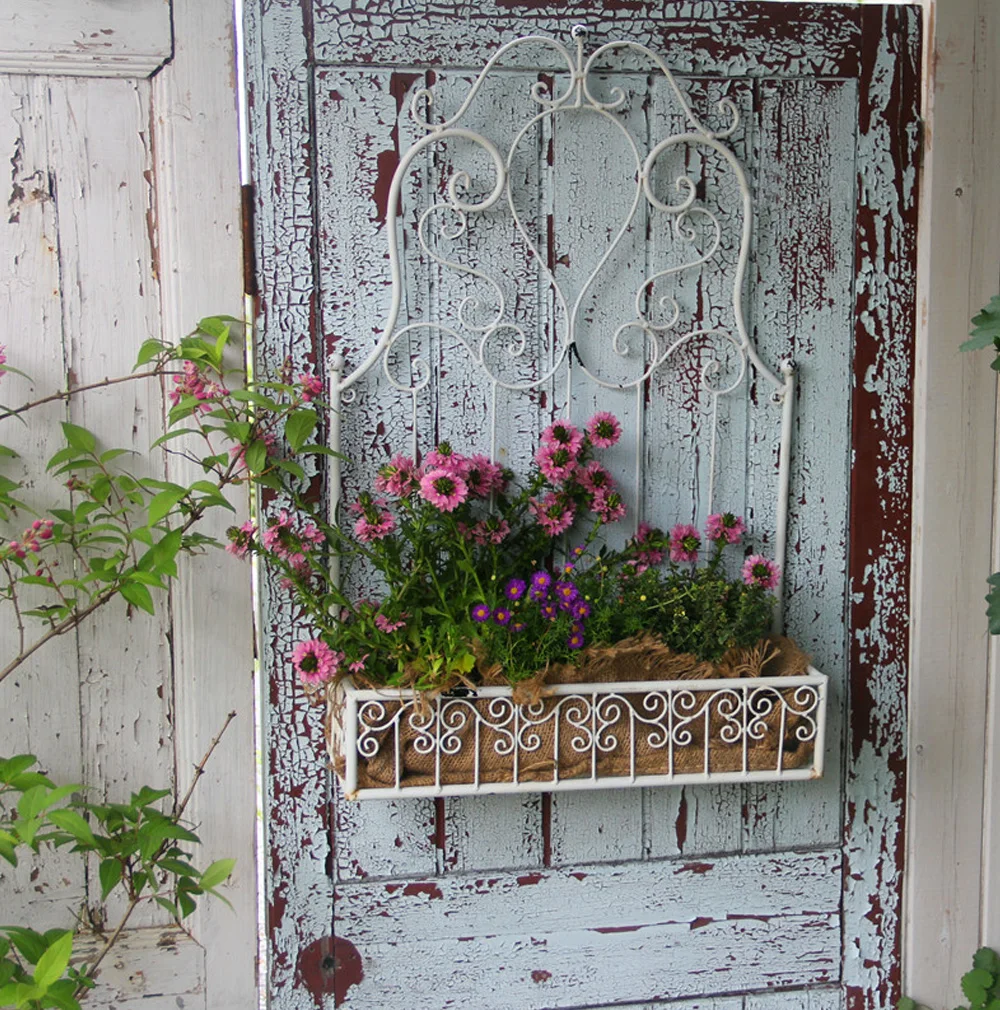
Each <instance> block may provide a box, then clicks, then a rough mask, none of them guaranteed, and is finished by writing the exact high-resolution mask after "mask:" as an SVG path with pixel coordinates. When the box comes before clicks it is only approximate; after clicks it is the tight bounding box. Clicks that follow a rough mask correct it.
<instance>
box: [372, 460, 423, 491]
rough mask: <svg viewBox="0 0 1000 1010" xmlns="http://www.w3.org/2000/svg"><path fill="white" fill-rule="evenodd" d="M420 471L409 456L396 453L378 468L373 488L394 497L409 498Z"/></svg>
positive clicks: (418, 478)
mask: <svg viewBox="0 0 1000 1010" xmlns="http://www.w3.org/2000/svg"><path fill="white" fill-rule="evenodd" d="M420 477H421V473H420V471H419V470H418V469H417V465H416V464H415V463H414V462H413V460H412V459H410V457H409V456H402V455H396V456H393V457H392V459H391V460H390V461H389V462H388V463H386V464H385V466H383V467H381V468H380V469H379V472H378V474H377V476H376V477H375V490H376V491H383V492H385V493H386V494H391V495H393V496H394V497H396V498H409V497H410V495H411V494H412V493H413V490H414V488H415V487H416V486H417V482H418V481H419V480H420Z"/></svg>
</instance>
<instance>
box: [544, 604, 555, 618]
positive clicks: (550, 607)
mask: <svg viewBox="0 0 1000 1010" xmlns="http://www.w3.org/2000/svg"><path fill="white" fill-rule="evenodd" d="M558 616H559V608H558V607H557V606H556V605H555V604H554V603H543V604H542V617H544V618H545V619H546V620H549V621H554V620H555V619H556V618H557V617H558Z"/></svg>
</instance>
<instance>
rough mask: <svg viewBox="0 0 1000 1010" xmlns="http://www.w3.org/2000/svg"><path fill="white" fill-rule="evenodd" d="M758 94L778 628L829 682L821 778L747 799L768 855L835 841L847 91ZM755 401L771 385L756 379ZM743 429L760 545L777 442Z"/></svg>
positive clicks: (850, 153) (841, 86)
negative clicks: (779, 392) (786, 441)
mask: <svg viewBox="0 0 1000 1010" xmlns="http://www.w3.org/2000/svg"><path fill="white" fill-rule="evenodd" d="M757 91H758V103H757V104H758V108H759V116H760V119H759V129H758V140H757V144H758V146H759V160H758V163H757V178H756V184H757V204H756V207H757V216H756V221H755V229H754V243H755V246H754V249H755V254H754V267H753V270H754V273H755V277H754V283H753V295H752V306H753V307H752V318H753V327H754V329H753V335H754V340H755V342H756V344H757V346H758V347H759V348H760V351H761V354H762V355H763V356H764V358H765V360H767V361H781V360H782V359H783V358H791V359H792V361H793V362H794V363H795V365H796V369H797V373H796V402H797V411H796V417H795V422H794V424H795V427H794V434H793V448H792V481H791V488H790V492H789V528H788V549H787V552H786V557H785V584H784V594H785V627H786V630H787V632H788V634H790V635H791V636H792V637H793V638H794V639H795V641H796V642H797V643H798V644H799V645H800V646H801V647H802V648H803V649H804V650H805V651H806V652H807V653H809V655H810V656H811V657H812V662H813V664H814V665H815V666H816V668H817V669H819V670H822V671H823V673H825V674H826V675H827V676H828V677H830V678H831V702H830V704H829V705H828V708H827V754H826V764H825V768H824V775H823V780H822V781H821V782H817V783H814V785H815V788H811V789H809V790H808V798H806V797H805V796H804V795H803V793H802V791H801V790H795V789H790V788H788V786H787V785H782V784H779V783H769V784H766V785H753V786H748V787H747V788H746V790H745V796H746V798H745V816H744V823H743V833H744V839H743V846H744V848H745V849H746V850H749V851H767V850H770V849H774V848H795V847H796V846H806V845H833V844H836V843H837V841H838V839H839V838H840V836H841V819H842V814H841V804H842V774H841V763H840V761H841V751H842V733H843V717H842V710H843V704H844V699H845V697H846V694H847V691H846V669H847V636H846V630H845V627H846V607H847V580H846V574H847V499H848V480H847V473H848V468H849V457H850V444H851V443H850V415H849V411H848V409H847V405H848V403H849V401H850V389H851V329H852V308H851V301H852V288H853V283H854V262H853V246H854V242H853V238H854V203H855V192H854V175H855V155H854V149H853V147H854V145H853V140H854V133H855V122H856V118H857V111H856V110H857V89H856V85H855V84H854V82H845V81H817V80H803V81H762V82H760V83H759V85H758V88H757ZM756 396H758V397H766V396H768V390H767V389H766V388H763V386H762V385H760V384H759V385H758V388H757V390H756ZM748 423H749V425H750V427H751V436H750V439H751V443H750V446H749V449H748V456H749V465H748V467H747V476H746V482H747V492H746V494H747V500H748V507H749V510H750V511H751V512H752V514H753V527H754V529H755V530H759V531H760V533H759V540H758V541H757V542H759V543H761V544H763V545H764V546H765V549H766V548H767V545H768V544H769V541H770V539H771V537H772V532H771V531H773V530H774V528H775V524H776V516H775V511H774V499H773V496H771V495H769V494H768V493H767V492H768V490H769V489H770V488H773V486H774V480H775V472H776V468H777V451H778V445H777V441H776V439H775V429H774V427H773V424H772V426H770V427H768V424H767V418H766V413H765V412H764V411H760V410H758V411H751V418H750V420H749V422H748Z"/></svg>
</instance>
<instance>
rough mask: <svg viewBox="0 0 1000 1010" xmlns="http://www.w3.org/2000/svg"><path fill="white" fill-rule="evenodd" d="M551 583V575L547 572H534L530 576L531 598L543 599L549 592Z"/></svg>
mask: <svg viewBox="0 0 1000 1010" xmlns="http://www.w3.org/2000/svg"><path fill="white" fill-rule="evenodd" d="M551 585H552V576H551V575H549V573H548V572H535V574H534V575H532V576H531V598H532V599H533V600H544V599H545V597H546V596H548V594H549V586H551Z"/></svg>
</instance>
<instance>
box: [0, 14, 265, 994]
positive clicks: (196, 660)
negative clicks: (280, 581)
mask: <svg viewBox="0 0 1000 1010" xmlns="http://www.w3.org/2000/svg"><path fill="white" fill-rule="evenodd" d="M37 6H38V8H42V7H43V6H44V8H45V10H46V11H47V12H48V17H47V18H46V19H44V21H41V22H40V21H39V19H38V14H37V11H35V9H34V7H33V5H24V4H14V3H6V2H0V40H2V41H0V163H2V164H4V165H9V166H10V169H9V175H8V180H7V182H6V184H5V185H4V187H3V197H4V201H3V202H4V207H5V213H4V214H3V215H2V216H0V320H2V322H0V343H3V344H6V345H7V351H8V356H9V359H10V363H11V364H12V365H15V366H16V367H18V368H20V369H22V370H24V371H25V372H27V373H29V374H30V375H32V376H33V378H34V380H35V384H34V387H31V386H30V385H29V384H28V383H27V382H26V381H25V380H23V379H21V378H19V377H17V376H13V375H8V376H6V377H5V378H4V380H3V385H2V396H3V401H4V402H5V403H11V402H15V403H16V402H21V401H23V400H26V399H28V398H30V396H31V394H32V393H33V392H34V393H35V394H36V395H40V394H43V393H46V392H49V391H52V390H55V389H57V388H60V387H61V386H63V385H64V384H65V381H66V377H67V375H69V376H72V379H73V381H75V382H87V381H93V380H98V379H100V378H103V377H104V376H111V375H118V374H123V373H127V372H128V371H129V370H130V369H131V367H132V365H133V363H134V361H135V355H136V350H137V348H138V346H139V344H140V343H141V342H142V340H144V339H146V338H147V337H163V338H164V339H168V340H172V339H176V338H177V337H179V336H181V335H182V334H184V333H185V332H187V331H188V330H190V329H191V327H192V325H193V324H194V323H195V322H196V321H197V319H198V318H199V317H201V316H203V315H207V314H211V313H218V312H227V313H230V314H232V315H240V314H241V306H242V262H241V259H242V240H241V232H240V222H239V208H240V190H239V166H238V151H239V143H238V135H237V117H236V95H235V56H234V51H233V48H234V43H233V15H232V10H231V8H230V6H229V5H228V4H227V3H225V2H221V3H220V2H218V0H213V2H212V3H203V2H200V0H174V3H173V32H174V36H173V37H172V35H171V19H170V14H171V10H170V4H169V2H167V0H143V2H141V3H136V4H129V5H125V6H121V5H113V6H109V5H108V4H105V3H97V2H90V0H88V2H87V3H79V2H77V0H65V2H59V3H50V4H45V5H37ZM98 16H100V17H101V18H105V19H106V21H101V22H100V25H97V24H96V23H95V24H94V26H93V30H94V31H95V32H97V33H98V34H99V35H101V37H102V38H105V39H111V40H112V42H111V43H110V44H109V45H107V46H104V47H103V48H104V49H107V50H109V51H110V52H109V53H102V52H99V51H98V50H96V49H95V50H94V51H91V50H90V49H88V48H87V46H88V45H89V43H88V44H86V45H84V46H82V47H81V46H80V44H79V42H78V39H79V38H80V37H81V36H80V33H81V32H83V31H84V29H87V31H89V30H90V28H89V27H88V26H90V23H91V20H92V19H93V18H95V17H98ZM101 26H103V27H104V28H106V29H108V31H107V32H106V33H104V34H103V35H102V34H101ZM43 29H44V30H43ZM88 37H89V36H88ZM64 43H65V45H67V46H70V47H71V48H72V47H75V48H76V49H77V50H78V53H77V55H79V51H81V50H82V51H84V52H85V53H86V56H87V61H86V63H83V62H81V61H80V60H79V59H77V60H76V62H73V60H70V61H69V62H66V63H60V64H59V66H58V67H56V66H54V65H50V63H49V62H46V60H47V59H49V57H51V58H52V60H57V59H61V57H60V56H58V54H59V53H61V52H62V49H61V48H60V47H62V46H64ZM94 45H95V46H96V42H95V43H94ZM18 47H20V49H21V50H22V51H23V53H26V54H27V55H25V57H24V60H23V63H22V64H17V65H18V66H21V65H23V66H24V68H25V69H30V70H31V71H32V73H31V74H24V75H18V74H9V73H8V74H4V73H3V71H4V70H9V69H10V67H11V65H12V63H11V61H10V54H9V53H8V52H6V51H7V50H12V49H16V48H18ZM46 53H47V54H49V55H48V56H45V55H44V54H46ZM53 53H55V54H57V55H55V56H53V55H52V54H53ZM171 53H172V56H173V58H172V59H171V61H170V62H169V64H168V65H166V66H165V67H163V68H162V69H161V70H160V72H159V73H158V74H157V75H156V76H155V78H153V79H152V80H148V79H145V78H146V76H147V75H148V74H149V73H151V72H152V71H153V70H154V69H155V68H156V67H157V66H159V65H160V64H161V63H163V61H164V60H165V59H167V58H168V57H170V56H171ZM56 71H58V72H59V73H60V74H61V76H48V74H51V73H54V72H56ZM94 73H98V74H100V76H98V77H94V76H90V75H92V74H94ZM76 74H84V75H88V76H73V75H76ZM115 77H117V78H118V79H114V78H115ZM236 363H237V362H236V361H234V364H236ZM67 414H68V416H70V417H72V418H73V419H74V420H77V421H78V422H79V423H81V424H84V425H86V426H88V427H91V428H93V429H94V430H95V431H96V432H97V433H98V435H99V436H100V437H102V440H104V441H105V442H106V444H109V445H110V444H113V445H124V446H127V447H131V448H134V449H135V450H136V451H137V452H139V453H145V450H146V449H147V448H148V446H149V444H150V442H151V441H152V440H153V439H154V438H155V437H156V436H157V434H158V432H159V431H160V430H161V428H162V422H163V398H162V392H161V390H160V389H159V388H158V387H157V386H154V385H151V384H135V385H131V384H130V385H124V386H117V387H114V388H113V389H109V390H103V391H99V392H97V393H94V394H88V395H87V396H86V397H84V398H81V399H80V400H79V401H74V403H73V404H72V405H71V406H70V407H69V408H68V409H67V408H65V407H63V406H61V405H58V404H56V405H53V406H51V407H47V408H44V409H43V410H42V411H39V412H38V414H37V415H36V416H35V417H33V419H32V422H31V427H30V428H29V429H25V428H23V427H21V426H19V425H16V424H10V423H8V425H7V426H5V429H4V433H3V439H2V441H4V442H5V443H6V444H13V445H14V446H15V447H16V448H18V449H19V450H20V451H21V452H22V457H23V458H22V463H23V466H24V467H25V470H26V472H27V473H28V474H29V476H30V479H31V482H32V483H31V486H30V490H29V492H28V497H29V498H30V500H32V501H33V502H36V503H37V504H38V505H39V506H41V507H47V506H51V505H53V504H55V503H56V501H57V499H58V492H59V487H58V484H55V483H52V482H50V481H49V480H48V478H46V477H45V476H44V471H43V466H44V461H45V460H46V459H47V458H48V457H49V456H50V455H51V454H52V452H54V451H55V450H56V449H57V448H58V447H59V444H60V434H59V427H58V421H59V420H60V419H64V418H66V417H67ZM139 465H145V464H139ZM149 465H150V466H151V467H152V468H153V470H152V472H154V473H156V474H157V475H160V476H162V475H163V474H164V473H165V472H167V471H166V469H165V468H166V463H165V458H164V457H162V456H160V457H157V456H155V455H154V456H153V459H152V462H151V463H150V464H149ZM169 473H170V474H173V475H175V476H178V477H180V479H184V475H183V474H182V472H181V469H180V468H179V466H178V465H177V464H175V463H173V462H171V464H170V468H169ZM228 521H229V520H227V521H220V526H219V528H218V529H216V530H215V532H216V533H219V532H221V530H222V528H223V527H224V526H225V525H227V524H228ZM249 579H250V575H249V568H247V567H241V566H238V565H235V564H234V563H233V559H231V558H229V557H228V556H222V555H220V556H213V555H208V556H205V557H201V558H196V559H194V560H192V561H190V562H188V563H186V564H185V565H184V567H183V571H182V572H181V578H180V579H179V581H178V583H177V584H176V586H175V588H174V590H173V592H172V593H171V597H170V600H169V602H168V601H167V600H166V599H164V600H162V602H161V604H160V606H159V607H158V615H157V617H156V618H149V617H148V616H146V615H142V614H138V613H134V614H132V615H131V616H130V617H126V614H125V609H124V607H123V606H119V605H118V604H111V605H109V606H108V608H107V610H105V611H103V612H101V613H100V614H99V615H97V616H95V618H94V619H93V620H92V621H91V622H90V623H89V624H86V625H84V626H83V627H82V628H81V629H80V632H79V634H78V635H77V636H75V637H74V636H66V638H64V639H59V640H57V641H55V642H53V643H50V645H49V646H47V647H46V648H45V649H43V650H40V651H39V653H38V654H37V655H36V656H35V657H33V659H32V661H30V662H29V663H27V664H26V665H25V667H23V668H22V670H20V671H19V672H18V674H17V675H16V676H15V677H12V678H10V679H9V680H8V681H6V682H5V683H4V684H3V685H2V687H0V699H2V700H0V751H3V752H12V751H20V750H31V751H33V752H34V753H36V754H37V755H38V756H39V758H40V760H41V763H42V765H43V766H44V767H45V768H46V769H47V770H49V771H50V773H51V774H52V775H53V776H54V777H56V778H58V779H59V780H61V781H70V782H72V781H82V782H85V783H87V784H88V785H89V786H91V787H94V788H95V789H97V790H98V795H101V794H103V795H106V796H108V797H111V798H117V797H120V796H123V795H127V793H128V791H129V790H130V789H135V788H138V786H139V785H141V784H143V783H147V782H148V783H150V784H153V785H169V784H172V783H174V782H177V783H179V784H180V785H181V787H182V788H186V785H187V783H188V782H189V781H190V777H191V774H192V770H193V766H194V764H195V763H196V761H197V760H198V759H199V758H200V756H201V755H202V754H203V753H204V751H205V750H206V749H207V747H208V744H209V742H210V740H211V738H212V737H213V736H214V734H215V733H216V732H217V731H218V729H219V728H220V726H221V725H222V722H223V720H224V717H225V713H226V712H228V711H230V710H231V709H236V710H237V712H238V718H237V720H236V722H235V723H234V724H233V725H232V727H231V728H230V730H229V732H228V734H227V737H226V739H225V740H224V741H223V744H222V746H221V747H220V748H219V750H218V751H217V752H216V756H215V757H214V758H213V761H212V764H211V765H210V766H209V769H208V773H207V774H206V776H205V777H204V778H203V780H202V782H201V784H200V786H199V789H198V790H197V792H196V793H195V799H194V801H193V803H192V806H191V807H190V808H189V816H190V817H191V818H192V820H193V821H195V822H196V823H197V824H198V830H199V833H200V834H201V836H202V839H203V841H204V848H203V852H202V856H201V859H202V861H203V863H204V864H207V862H209V861H211V860H212V859H215V858H220V857H223V856H235V857H237V859H238V864H237V870H236V873H235V875H234V877H233V880H232V882H231V883H230V885H228V887H227V889H226V893H227V896H228V897H229V898H230V900H231V901H232V902H233V904H234V906H235V911H234V912H233V911H230V910H229V909H228V908H226V907H225V906H224V905H222V904H221V903H219V902H214V903H213V902H206V903H204V904H203V906H202V909H201V910H199V912H198V913H197V914H196V916H195V917H194V920H193V921H192V922H191V923H190V925H191V927H192V931H193V933H194V935H195V936H196V937H197V938H198V940H199V941H200V943H202V944H203V945H204V947H203V948H201V947H198V946H196V945H195V944H194V943H193V942H192V941H191V940H189V939H188V938H186V937H184V936H183V935H182V934H181V935H178V934H176V932H174V933H170V934H169V936H170V937H171V939H170V940H169V942H164V941H163V928H165V927H166V926H167V923H166V920H165V918H164V917H163V915H162V914H160V913H159V911H157V912H156V913H153V912H148V911H147V912H144V914H143V915H141V916H139V915H137V916H136V918H135V919H134V920H133V923H132V925H133V926H135V927H139V926H144V925H145V926H156V925H159V926H160V927H161V928H158V929H157V928H154V929H152V930H150V931H145V930H141V929H140V930H136V931H135V932H134V933H133V934H132V935H130V936H129V937H128V939H127V942H126V943H125V944H124V946H123V947H122V949H121V952H120V954H119V956H117V957H115V958H113V959H111V960H110V961H109V962H108V968H107V971H106V978H107V979H108V983H109V987H108V989H107V991H106V992H105V994H104V996H103V997H102V999H103V1002H101V1001H100V1000H98V1001H97V1005H107V1006H116V1007H122V1008H124V1007H131V1006H133V1005H136V1006H138V1005H140V1003H139V1001H140V1000H141V1005H142V1006H143V1007H147V1008H150V1010H157V1008H161V1007H162V1008H166V1007H170V1008H173V1007H176V1006H179V1005H184V1006H187V1007H189V1008H190V1007H194V1006H196V1007H200V1008H203V1010H236V1008H244V1007H251V1006H254V1005H255V1004H256V968H255V956H256V903H255V891H256V887H255V870H254V810H255V800H254V761H253V739H254V731H253V726H254V697H253V630H252V619H251V601H250V584H249ZM9 623H10V622H8V621H6V620H4V621H3V622H0V652H2V654H4V655H10V654H12V653H13V652H15V651H16V639H15V638H14V636H13V634H12V630H11V629H10V627H9ZM37 869H38V867H36V866H35V865H32V864H31V863H30V861H29V862H27V864H26V865H25V866H23V867H22V868H21V869H19V870H18V871H17V872H16V873H12V872H10V871H9V870H8V869H7V867H6V864H5V865H4V868H3V870H0V893H2V894H3V900H2V905H3V912H4V915H3V919H4V921H17V920H19V919H21V918H22V917H23V919H25V920H28V921H30V924H31V925H34V926H36V927H39V928H47V927H51V926H55V925H59V924H62V925H66V924H67V923H68V922H70V921H71V918H70V917H71V915H72V912H73V910H74V909H75V908H78V907H79V906H80V905H81V904H82V903H83V902H84V901H85V900H87V894H88V880H87V879H86V878H85V877H84V876H83V875H82V874H81V873H80V871H79V868H78V866H77V863H76V861H75V860H74V859H72V858H70V857H68V856H65V855H60V856H59V857H57V858H56V859H54V860H52V859H46V860H45V868H44V870H43V871H41V872H36V871H37ZM12 890H13V896H12ZM90 894H91V899H90V901H91V904H93V892H92V891H91V892H90ZM105 912H106V914H107V915H108V916H109V917H110V918H111V920H112V921H114V916H115V914H116V908H115V907H114V903H111V907H109V908H107V909H105ZM119 965H120V966H121V967H119ZM208 966H210V968H209V967H208Z"/></svg>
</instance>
